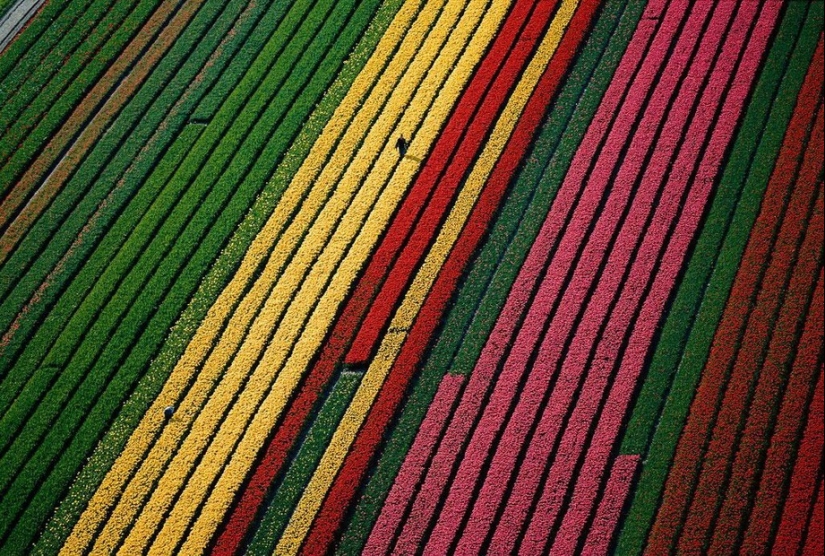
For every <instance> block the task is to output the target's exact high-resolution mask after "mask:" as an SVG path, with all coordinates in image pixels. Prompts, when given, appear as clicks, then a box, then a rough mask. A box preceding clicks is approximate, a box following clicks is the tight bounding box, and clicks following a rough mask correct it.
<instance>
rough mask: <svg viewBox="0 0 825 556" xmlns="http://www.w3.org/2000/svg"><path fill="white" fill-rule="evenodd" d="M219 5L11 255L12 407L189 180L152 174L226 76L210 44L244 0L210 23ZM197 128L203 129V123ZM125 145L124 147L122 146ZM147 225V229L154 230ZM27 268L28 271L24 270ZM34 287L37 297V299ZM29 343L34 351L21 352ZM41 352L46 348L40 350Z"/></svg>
mask: <svg viewBox="0 0 825 556" xmlns="http://www.w3.org/2000/svg"><path fill="white" fill-rule="evenodd" d="M213 7H214V5H211V6H210V5H209V4H207V6H206V7H205V8H206V9H205V10H203V11H201V12H200V14H199V15H198V16H197V17H196V18H195V19H194V20H193V21H192V24H191V27H190V29H189V31H187V32H186V33H184V34H183V36H182V37H180V38H179V39H178V41H177V42H176V46H175V47H174V48H173V49H172V50H171V51H170V52H169V53H168V55H167V57H166V58H165V59H164V60H163V61H161V63H160V64H159V65H158V67H157V71H156V72H155V73H154V74H153V75H152V76H150V78H149V79H148V80H147V82H146V84H145V86H144V87H143V88H142V90H141V91H140V92H139V93H138V94H137V95H136V96H135V98H134V99H133V101H132V102H131V103H130V104H129V105H127V107H126V108H125V109H124V111H123V113H122V114H121V115H120V116H119V118H118V119H117V120H116V121H115V125H114V127H113V128H112V130H111V131H110V137H113V138H116V139H117V140H116V141H113V142H112V144H109V143H108V142H107V144H105V145H98V146H97V147H96V148H95V149H94V150H93V152H92V153H90V155H89V156H88V158H87V160H86V161H85V162H84V163H83V164H82V165H81V167H80V169H79V171H78V173H77V174H76V175H75V176H74V177H73V179H72V180H71V181H70V182H69V183H68V184H67V185H66V187H64V188H63V190H62V191H61V193H60V194H59V196H58V198H57V202H56V203H55V204H54V205H53V206H52V207H51V208H50V209H49V210H48V211H47V212H46V213H45V218H43V219H42V220H41V221H39V222H38V223H37V224H36V225H35V227H34V228H33V229H32V231H31V232H30V233H29V235H28V236H27V237H26V238H25V239H24V241H23V247H24V249H22V250H21V252H20V253H19V256H17V254H16V256H15V257H13V258H12V261H13V262H14V263H15V264H14V268H15V269H18V270H17V272H19V273H20V274H14V273H13V270H12V269H11V268H4V269H2V270H0V277H2V278H3V281H4V282H5V281H6V280H13V281H15V282H16V286H15V289H14V290H12V291H11V292H10V294H9V297H7V298H6V299H4V302H3V304H2V315H3V319H4V320H3V321H2V322H0V324H2V325H3V326H4V328H6V329H8V326H9V325H10V324H11V322H12V319H15V327H16V328H17V330H16V332H15V334H14V336H13V337H12V338H11V339H10V340H9V343H8V344H7V345H6V346H5V349H4V352H3V355H2V358H1V359H0V362H2V365H0V369H2V371H3V372H4V373H7V372H8V371H9V369H11V368H12V367H14V373H13V374H12V375H10V376H8V377H7V378H6V380H5V381H4V382H3V384H2V385H0V409H2V410H3V412H5V410H6V409H7V408H8V405H9V404H10V403H11V401H12V400H13V399H14V397H15V395H16V393H17V392H18V391H19V389H20V388H22V386H23V384H24V383H25V381H26V380H27V379H28V378H29V377H30V376H31V375H32V373H34V372H35V369H36V367H37V364H38V363H39V361H40V359H42V357H43V354H44V353H46V350H48V348H49V346H51V345H52V343H53V342H54V341H55V339H56V338H57V337H58V334H60V333H61V332H62V331H63V329H64V328H65V326H66V323H67V322H68V320H69V319H70V318H71V316H72V315H73V313H74V312H75V311H76V309H77V307H78V306H79V305H80V303H81V301H83V299H84V297H85V296H86V295H87V294H88V293H89V291H90V290H91V288H92V287H93V286H94V284H95V283H96V282H97V280H98V279H99V278H100V277H101V275H103V274H104V272H105V271H106V269H107V267H108V266H110V265H111V264H112V260H113V259H114V258H115V256H116V255H117V253H118V252H121V251H122V250H123V249H124V245H125V244H126V242H127V238H129V237H130V236H132V238H133V239H132V242H134V241H137V240H136V239H135V238H134V235H135V234H134V233H133V231H134V230H135V229H136V228H137V227H138V226H139V223H140V222H141V221H146V222H147V223H148V224H149V225H150V228H149V230H150V232H151V230H153V228H151V225H152V224H153V225H154V226H158V225H160V224H161V223H162V222H163V218H162V217H161V216H162V215H164V212H163V210H164V205H163V204H162V203H161V202H159V201H158V200H157V199H156V197H157V196H158V194H159V192H160V191H163V190H164V189H163V188H164V187H170V188H180V187H181V186H182V184H181V183H179V182H178V181H175V182H171V183H170V184H167V182H169V178H170V177H171V175H169V176H164V177H163V178H162V179H160V178H157V177H153V178H152V179H149V180H147V179H146V176H148V175H149V174H150V172H151V171H152V170H153V167H154V165H155V164H156V161H157V160H158V159H159V158H160V157H162V156H163V155H164V152H165V151H166V149H167V148H168V147H169V145H170V143H171V142H172V141H173V140H174V139H175V137H176V136H177V135H178V133H180V130H181V129H183V126H184V125H185V124H186V120H187V113H188V112H190V111H191V110H192V109H193V108H194V106H195V105H196V104H197V102H198V100H199V98H200V97H201V96H202V95H203V93H204V91H205V90H207V85H208V84H209V83H210V82H214V81H215V80H216V79H218V78H219V76H220V71H221V69H222V68H223V67H224V66H225V65H226V64H227V63H228V62H229V61H230V60H231V49H229V51H227V52H226V55H224V56H223V57H222V58H219V59H217V60H214V61H215V62H217V63H215V64H212V65H208V66H205V64H206V63H207V61H208V60H209V58H210V55H209V53H210V52H211V51H209V50H207V49H209V48H210V47H216V46H217V45H218V44H219V42H220V39H219V33H224V32H226V30H227V29H228V28H229V26H230V25H231V24H232V22H233V21H234V19H235V18H236V17H237V16H238V13H239V12H240V10H241V8H242V7H243V2H241V1H234V2H230V3H228V4H227V6H226V9H225V11H224V12H223V17H222V18H221V19H220V20H219V24H217V25H215V26H211V20H212V19H213V15H209V10H210V9H212V8H213ZM261 11H262V10H261ZM252 19H253V20H252V21H250V22H248V23H247V24H245V26H241V27H239V29H238V31H239V32H240V33H241V34H242V35H243V36H245V35H246V34H247V33H248V32H249V31H250V28H251V27H252V25H251V24H252V23H254V19H255V18H252ZM207 29H212V30H213V31H214V33H210V34H208V35H206V36H204V35H203V34H202V33H203V32H204V31H206V30H207ZM190 31H191V32H190ZM195 45H201V46H202V49H201V50H200V51H194V52H193V51H192V49H193V48H194V47H195ZM236 48H237V45H236ZM181 64H183V65H181ZM201 68H205V69H204V70H201ZM173 106H174V108H173ZM193 129H198V130H203V127H202V126H200V127H196V128H193ZM118 143H119V144H120V148H119V149H116V147H117V146H118ZM145 226H146V224H144V225H143V226H141V230H140V231H141V232H142V233H144V234H145V233H148V232H147V231H146V227H145ZM150 235H151V234H150ZM143 239H146V240H148V239H149V237H146V238H143ZM135 245H136V244H134V243H133V244H132V245H131V246H130V247H129V248H126V252H125V253H124V255H121V256H127V257H132V258H134V257H136V256H137V255H139V254H140V251H141V249H139V248H135ZM23 252H25V253H26V257H25V258H24V257H23ZM27 268H28V271H27V272H26V273H22V271H23V270H24V269H27ZM126 268H128V266H127V267H126ZM116 276H117V274H116ZM44 284H46V285H45V286H43V285H44ZM35 292H37V294H35ZM35 295H37V302H36V303H31V302H30V300H31V299H32V297H33V296H35ZM55 303H57V304H56V305H55V306H54V308H53V309H52V306H53V305H54V304H55ZM24 307H25V308H26V309H25V310H23V308H24ZM50 309H51V311H50V312H49V310H50ZM21 311H22V314H21ZM44 318H46V319H47V320H46V321H45V322H46V323H47V324H48V325H47V326H46V325H44V323H43V319H44ZM38 327H39V328H38ZM23 349H25V350H26V352H25V353H27V354H29V355H27V357H25V358H23V359H22V360H20V359H19V356H20V354H21V350H23ZM38 353H41V355H40V356H39V357H36V358H35V357H34V355H36V354H38Z"/></svg>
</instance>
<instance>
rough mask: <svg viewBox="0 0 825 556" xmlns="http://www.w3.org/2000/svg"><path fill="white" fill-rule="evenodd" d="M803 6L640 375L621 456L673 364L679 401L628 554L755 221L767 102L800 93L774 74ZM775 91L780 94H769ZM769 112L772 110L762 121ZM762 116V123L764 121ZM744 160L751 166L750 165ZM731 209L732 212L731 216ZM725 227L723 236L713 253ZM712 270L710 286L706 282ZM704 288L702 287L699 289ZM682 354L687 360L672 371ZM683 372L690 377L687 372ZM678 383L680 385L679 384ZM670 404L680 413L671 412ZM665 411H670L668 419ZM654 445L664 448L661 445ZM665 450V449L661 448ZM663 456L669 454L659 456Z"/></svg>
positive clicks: (779, 125)
mask: <svg viewBox="0 0 825 556" xmlns="http://www.w3.org/2000/svg"><path fill="white" fill-rule="evenodd" d="M805 8H806V6H804V5H801V4H792V5H790V6H789V9H788V11H787V13H786V15H785V17H784V19H783V23H782V25H781V26H780V29H779V33H778V35H777V39H776V40H775V42H774V46H773V47H772V49H771V53H770V55H769V56H768V59H767V62H766V65H765V69H764V71H763V72H762V73H761V76H760V79H759V82H758V83H757V86H756V89H755V92H754V94H753V97H752V99H753V100H752V101H751V103H750V106H749V109H748V111H747V113H746V115H745V118H744V121H743V127H742V131H741V132H740V133H739V135H738V137H737V140H736V142H735V144H734V146H733V151H732V152H733V155H732V156H731V157H730V159H729V160H730V163H729V164H728V165H727V166H726V169H725V173H724V174H723V177H722V180H721V182H720V186H719V188H718V193H717V194H716V196H715V198H714V201H713V205H712V207H711V209H710V213H709V215H708V220H707V221H706V222H707V223H706V225H705V226H704V227H703V230H702V233H701V235H700V237H699V239H698V241H697V246H696V248H695V251H694V255H693V256H692V257H691V262H690V263H689V265H688V270H687V273H686V275H685V277H684V278H683V280H682V282H681V285H680V287H679V291H678V293H677V295H676V300H675V301H674V303H673V306H672V308H671V310H670V314H671V315H672V316H671V318H669V319H668V320H667V321H666V323H665V325H664V328H663V331H662V335H661V339H660V340H659V343H658V345H657V348H656V351H655V352H654V356H653V362H652V364H651V367H650V368H651V369H652V372H649V373H648V377H647V379H646V380H645V383H644V385H643V386H642V391H641V394H640V397H639V401H638V402H637V403H636V406H635V408H634V411H633V415H632V416H631V419H630V424H629V426H628V430H627V433H626V435H625V438H624V440H623V443H622V448H621V451H622V453H624V454H633V453H637V454H640V453H646V452H647V448H648V442H649V438H650V435H651V434H652V433H653V427H654V425H655V423H656V422H657V420H656V418H655V417H656V415H657V414H658V413H659V411H661V409H660V408H661V407H662V403H663V401H664V399H665V397H666V395H667V391H668V390H669V388H670V382H671V380H670V379H671V378H672V377H673V376H674V373H675V372H676V371H675V369H676V367H677V365H679V366H680V371H679V375H680V379H679V380H680V384H679V386H678V388H677V389H676V391H678V392H682V393H684V394H685V395H683V396H679V398H680V399H679V401H678V402H677V398H676V397H673V398H668V402H667V403H668V405H670V406H671V408H670V409H666V410H665V411H666V413H665V415H664V416H663V417H662V422H661V423H660V425H659V427H658V429H657V431H656V438H655V439H654V441H653V442H654V445H655V446H656V449H650V451H649V453H648V459H647V461H646V462H645V467H644V471H643V473H642V477H641V479H640V482H639V486H638V487H637V488H636V489H635V494H634V502H633V503H632V505H631V510H630V514H629V517H628V518H627V519H625V522H624V523H625V524H624V526H623V529H622V532H621V535H620V538H619V544H618V547H619V550H620V552H621V553H627V554H633V553H637V552H638V551H640V550H641V547H642V544H643V542H644V538H645V537H646V532H647V529H648V528H649V526H650V520H651V519H652V515H653V512H654V511H655V507H656V505H657V504H658V497H659V494H658V493H659V492H660V489H661V484H662V483H663V481H664V476H665V474H666V472H667V469H668V467H669V461H670V458H671V457H672V452H673V450H675V442H676V440H677V439H678V430H680V429H681V423H682V422H683V420H684V416H685V415H686V412H687V407H688V405H689V403H690V399H691V398H692V393H693V391H694V388H695V383H696V381H697V380H698V376H699V374H700V372H701V369H702V367H703V364H704V360H705V359H706V356H707V351H708V349H709V346H710V342H711V340H712V337H713V331H714V330H715V328H716V326H715V323H716V322H718V320H719V317H720V314H721V311H722V308H723V307H724V304H725V300H726V299H727V294H728V291H729V290H730V287H731V284H732V281H733V276H734V275H735V273H736V269H737V268H738V266H739V260H740V258H741V256H742V251H743V250H744V245H745V244H746V238H747V236H748V233H749V231H750V229H751V227H752V225H753V221H754V220H755V218H756V213H757V211H758V209H759V204H760V200H761V198H762V194H763V192H764V189H765V187H766V184H767V181H768V178H769V177H770V174H771V171H772V168H773V162H774V160H775V159H776V156H777V153H778V150H779V146H780V144H781V141H782V137H783V134H784V130H785V128H786V127H787V123H788V121H789V119H790V114H791V111H792V107H790V106H788V104H789V103H775V104H774V103H773V102H772V101H773V98H775V97H776V96H778V97H780V98H795V96H796V92H797V91H798V90H799V88H800V87H801V83H802V78H803V77H804V71H803V72H799V71H797V72H791V73H789V74H788V75H787V77H786V78H785V79H783V80H782V83H781V85H780V76H782V75H783V73H784V72H783V68H784V67H786V66H785V63H786V61H787V58H788V55H789V52H790V50H791V48H793V45H794V42H795V40H796V34H797V30H798V29H799V28H800V27H801V23H802V21H801V19H802V18H803V17H804V16H805ZM815 19H816V18H815V16H814V17H809V18H808V21H807V22H806V24H805V26H804V29H803V31H804V32H803V35H802V40H801V42H800V46H799V48H797V50H796V51H795V52H794V56H793V58H792V59H791V63H790V64H789V65H788V66H787V67H789V68H800V67H807V62H809V61H810V58H811V56H812V54H813V50H814V48H815V45H816V39H817V34H818V25H817V22H816V21H815ZM820 26H821V25H820ZM778 87H781V89H780V90H779V92H778V93H777V88H778ZM771 107H773V110H772V111H771V113H770V115H769V114H768V111H769V110H770V109H771ZM766 118H769V119H768V120H767V121H766ZM763 128H764V129H765V133H764V134H762V135H761V136H762V140H761V142H760V143H759V145H758V148H757V145H755V144H753V142H752V138H753V137H755V136H759V135H760V130H761V129H763ZM752 161H753V162H754V164H753V166H752V167H750V166H751V162H752ZM749 167H750V168H749ZM743 182H744V183H743ZM740 191H741V192H742V193H741V194H740ZM740 199H741V200H740ZM734 207H736V212H735V214H734V215H733V216H732V217H731V216H730V214H731V212H732V211H733V210H734ZM728 226H729V227H730V231H729V232H728V233H727V237H726V238H724V244H723V245H722V246H721V248H720V244H721V243H722V242H723V234H725V231H726V228H728ZM714 253H718V254H719V255H718V257H714V256H713V254H714ZM714 269H715V270H714ZM712 271H713V276H712V281H711V282H708V280H709V279H711V278H709V277H710V275H711V272H712ZM706 284H709V286H708V287H707V288H706V287H705V285H706ZM705 293H707V295H706V296H705V299H704V301H703V300H702V295H703V294H705ZM700 302H701V306H700ZM691 315H696V317H695V321H694V320H693V319H691V318H689V317H690V316H691ZM693 322H695V323H696V324H697V326H693V328H692V330H691V323H693ZM688 335H690V337H689V338H688ZM683 353H685V354H686V355H687V356H688V358H685V359H684V360H683V361H682V362H681V365H680V359H681V356H682V354H683ZM668 369H670V370H669V371H668ZM689 370H692V371H693V372H692V373H690V372H689ZM684 380H686V381H687V382H686V383H682V381H684ZM676 405H678V406H680V407H679V408H677V407H675V406H676ZM673 411H675V413H671V412H673ZM674 419H675V421H674ZM662 424H664V425H665V426H662ZM662 443H664V444H665V445H664V446H662V445H661V444H662ZM668 445H671V446H672V448H670V449H669V450H668V448H667V446H668ZM668 453H669V454H671V455H667V454H668ZM657 484H659V485H660V486H659V487H658V488H657V487H656V486H655V485H657Z"/></svg>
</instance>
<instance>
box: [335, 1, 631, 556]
mask: <svg viewBox="0 0 825 556" xmlns="http://www.w3.org/2000/svg"><path fill="white" fill-rule="evenodd" d="M620 8H621V6H620V5H619V3H613V4H609V5H608V6H607V7H606V9H605V12H604V13H603V14H602V15H601V16H600V18H599V21H598V22H597V24H596V26H595V28H594V30H593V32H592V34H591V37H590V38H589V39H588V41H587V44H586V45H585V47H584V49H583V51H582V54H581V55H580V57H579V59H578V61H577V64H576V67H575V68H574V69H573V71H572V73H571V74H570V76H569V78H568V79H567V81H566V83H565V86H564V88H563V90H562V92H561V94H560V96H559V99H558V101H557V102H556V103H555V106H556V108H555V109H554V111H553V113H552V114H551V115H550V117H549V119H548V121H547V123H545V124H544V126H543V128H542V131H541V133H540V135H539V137H538V139H537V140H536V143H535V146H534V148H533V151H532V153H531V154H530V156H529V158H528V160H527V164H526V166H525V167H524V169H523V170H522V172H521V174H520V176H519V178H518V181H517V183H516V184H515V186H514V189H513V192H512V193H511V194H510V195H509V196H508V199H507V201H506V204H505V206H504V208H503V210H502V213H501V217H500V218H499V219H498V220H497V221H496V224H495V227H494V229H493V231H492V233H491V236H490V239H488V241H487V243H486V244H485V245H484V247H483V249H482V251H481V255H480V256H479V258H478V259H477V261H476V263H474V265H473V267H472V269H471V270H470V274H469V278H468V280H467V281H466V282H465V285H464V286H463V287H462V288H461V290H460V292H459V294H458V301H457V303H456V305H455V306H454V308H453V309H452V310H451V311H450V313H449V315H448V317H447V320H446V321H445V326H444V328H443V331H442V334H441V336H439V338H438V340H437V342H436V344H435V348H434V350H433V352H432V353H431V354H430V356H429V357H428V359H427V362H426V363H425V365H424V367H423V371H422V372H421V375H420V378H419V379H418V382H417V384H416V386H415V388H414V389H413V390H412V393H411V394H410V397H409V399H408V401H407V403H405V405H404V411H403V412H402V414H401V416H400V418H399V421H398V424H397V425H396V427H395V428H394V430H393V431H392V433H391V435H390V437H389V440H388V441H387V442H388V443H387V445H386V448H385V449H384V451H383V453H382V455H381V458H380V460H379V462H378V465H377V466H376V468H375V470H374V471H373V472H372V474H371V476H370V478H369V481H368V482H367V484H366V488H365V491H364V493H363V495H362V496H361V498H360V500H359V502H358V505H357V506H356V508H355V512H354V516H353V518H352V520H350V522H349V524H348V526H347V529H346V531H345V532H344V535H343V537H342V539H341V542H340V544H339V547H338V551H339V553H341V554H347V553H357V552H359V551H360V550H361V549H362V548H363V546H364V543H365V542H366V539H367V536H368V534H369V532H370V530H371V529H372V525H373V523H374V522H375V520H376V518H377V516H378V512H379V511H380V509H381V506H382V504H383V501H384V499H385V498H386V496H387V492H388V491H389V488H390V486H391V484H392V481H393V479H394V477H395V476H396V475H397V473H398V469H399V467H400V465H401V463H402V461H403V459H404V456H405V455H406V453H407V452H408V450H409V448H410V446H411V445H412V441H413V438H414V436H415V433H416V432H417V430H418V428H419V426H420V423H421V421H422V420H423V418H424V414H425V412H426V408H427V407H428V406H429V403H430V402H431V401H432V398H433V396H434V395H435V391H436V389H437V387H438V383H439V382H440V380H441V376H442V374H443V373H444V371H445V369H447V368H448V367H449V365H450V362H451V360H452V357H453V354H454V353H455V350H456V347H457V344H458V343H459V342H460V341H461V339H462V337H463V338H464V339H465V342H466V341H469V340H470V337H471V334H469V333H468V334H466V335H465V334H464V333H463V332H464V330H465V328H466V322H467V321H468V320H469V319H470V318H471V317H472V315H473V313H474V311H475V309H476V308H478V314H479V315H485V316H486V315H487V314H489V313H492V312H496V313H497V311H496V310H495V306H496V305H495V300H494V299H493V300H491V299H490V296H489V295H488V296H487V297H485V298H484V299H483V300H481V299H479V298H480V297H481V295H482V294H483V293H484V289H483V285H484V284H486V283H487V281H488V277H489V275H490V274H491V273H492V271H493V270H494V268H495V265H496V264H497V263H498V262H499V260H501V251H502V250H503V249H504V248H505V247H506V246H507V245H508V243H509V240H510V238H511V237H512V234H513V233H514V230H513V228H515V227H516V226H517V225H518V223H519V216H520V215H521V214H523V213H524V211H525V210H530V209H532V210H530V212H528V215H529V216H530V218H525V219H524V222H525V223H526V224H528V225H530V224H534V231H533V232H532V233H533V236H534V235H535V234H536V233H538V226H539V225H540V223H541V220H542V218H541V214H542V213H543V212H544V213H546V211H547V207H548V206H549V203H550V201H551V200H552V196H553V193H554V192H555V189H556V188H557V187H558V183H560V179H559V181H558V182H557V183H555V186H554V187H551V186H549V184H548V181H547V180H542V182H541V184H538V189H537V182H538V181H539V178H540V175H541V174H542V171H543V170H544V169H545V168H549V166H548V162H549V159H550V156H551V155H552V154H553V153H554V151H555V150H556V149H555V147H556V146H558V145H559V143H561V144H562V145H563V146H564V147H567V146H569V147H570V148H569V149H568V148H562V149H560V150H558V151H557V156H561V157H564V156H566V155H567V153H570V154H569V158H568V160H567V161H566V164H569V159H570V158H572V153H573V152H574V151H575V148H574V146H575V145H576V144H578V142H579V141H580V140H581V137H582V136H583V134H584V131H585V129H586V128H587V124H588V123H589V120H590V118H592V115H593V113H594V112H595V109H596V106H597V105H598V101H599V99H600V98H601V95H602V94H603V92H604V90H605V89H606V87H607V84H608V83H609V81H610V76H611V75H612V73H613V71H614V70H615V67H616V65H617V64H618V60H619V58H620V56H621V53H622V52H623V51H624V47H625V45H626V43H627V41H629V38H630V35H631V34H632V31H633V29H634V28H635V24H636V21H637V20H638V18H639V16H640V14H641V10H642V8H643V5H642V4H641V3H636V4H633V5H631V9H629V10H627V12H626V13H625V14H624V15H623V16H621V17H622V19H621V22H620V23H619V22H618V19H619V17H620V15H621V9H620ZM617 25H619V27H618V31H617V32H616V33H615V35H614V38H613V41H612V42H611V44H610V46H609V48H608V50H607V52H604V49H605V45H606V43H607V41H608V39H609V38H610V37H611V34H613V32H614V29H615V27H616V26H617ZM603 54H604V55H603ZM597 63H598V64H599V65H598V68H597V69H595V68H596V65H597ZM594 70H595V71H594ZM591 76H594V77H595V78H594V79H593V80H591ZM588 84H589V86H588ZM586 86H587V88H586V90H585V87H586ZM583 91H584V92H583ZM580 97H581V100H580V101H579V102H578V105H577V103H576V99H579V98H580ZM577 106H578V109H576V107H577ZM574 109H576V110H575V113H574ZM565 130H566V132H565ZM556 164H561V165H565V162H564V161H563V160H562V161H556ZM563 174H564V171H563V170H561V171H560V172H559V174H558V175H559V176H563ZM534 191H535V193H534ZM533 199H534V202H533V203H532V204H531V205H530V209H527V208H526V207H527V204H528V202H530V201H531V200H533ZM521 231H522V234H527V235H528V236H529V235H530V233H531V232H530V230H526V229H524V228H521ZM530 244H531V240H530V239H529V237H527V238H524V240H523V241H522V242H521V245H522V246H523V255H522V257H524V256H526V253H527V250H528V249H529V246H530ZM513 246H514V247H517V245H516V244H515V243H514V244H513ZM518 252H519V251H518V249H515V253H513V252H511V253H510V255H511V256H514V257H517V253H518ZM508 260H512V261H514V262H513V263H512V267H513V268H516V269H517V268H518V267H519V264H518V259H517V258H514V259H509V258H508ZM505 266H506V265H505ZM512 276H513V277H515V271H514V272H513V274H512ZM497 286H498V287H497V288H493V289H491V290H489V291H490V292H491V293H495V292H498V291H500V292H502V295H501V302H502V303H503V300H504V298H505V297H506V293H507V291H508V289H509V288H507V285H506V283H505V284H501V283H499V284H498V285H497ZM481 303H484V305H481ZM492 322H493V320H492V319H491V321H490V326H492ZM482 333H483V332H482ZM468 368H472V363H471V364H469V365H468Z"/></svg>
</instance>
